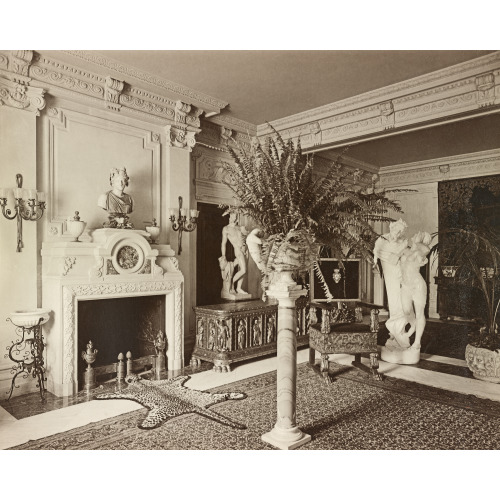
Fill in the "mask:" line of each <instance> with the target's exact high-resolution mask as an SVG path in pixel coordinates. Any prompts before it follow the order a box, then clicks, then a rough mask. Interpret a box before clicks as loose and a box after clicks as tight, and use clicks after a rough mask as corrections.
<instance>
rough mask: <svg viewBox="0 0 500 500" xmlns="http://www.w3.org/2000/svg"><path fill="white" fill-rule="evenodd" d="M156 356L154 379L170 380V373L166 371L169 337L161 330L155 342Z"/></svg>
mask: <svg viewBox="0 0 500 500" xmlns="http://www.w3.org/2000/svg"><path fill="white" fill-rule="evenodd" d="M154 345H155V350H156V356H155V358H154V365H153V377H154V379H155V380H163V379H166V378H168V373H167V369H166V356H165V347H166V346H167V337H166V335H165V333H164V332H162V331H161V330H159V331H158V335H157V337H156V339H155V342H154Z"/></svg>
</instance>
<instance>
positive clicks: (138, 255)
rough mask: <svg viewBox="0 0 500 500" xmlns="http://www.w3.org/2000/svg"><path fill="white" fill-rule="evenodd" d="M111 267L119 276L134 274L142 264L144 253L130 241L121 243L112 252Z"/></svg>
mask: <svg viewBox="0 0 500 500" xmlns="http://www.w3.org/2000/svg"><path fill="white" fill-rule="evenodd" d="M112 260H113V266H114V268H115V269H116V270H117V271H118V273H119V274H132V273H136V272H137V271H139V270H140V269H141V268H142V265H143V264H144V251H143V250H142V248H141V247H140V246H139V245H137V244H136V243H133V242H131V241H126V240H125V241H123V242H121V243H120V245H119V246H117V247H116V249H115V251H114V252H113V257H112Z"/></svg>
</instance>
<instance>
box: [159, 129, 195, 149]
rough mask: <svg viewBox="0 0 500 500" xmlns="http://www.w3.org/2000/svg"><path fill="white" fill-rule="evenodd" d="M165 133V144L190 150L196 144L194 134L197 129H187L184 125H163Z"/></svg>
mask: <svg viewBox="0 0 500 500" xmlns="http://www.w3.org/2000/svg"><path fill="white" fill-rule="evenodd" d="M165 132H166V134H167V144H168V145H169V146H173V147H176V148H182V149H187V150H188V151H189V152H191V151H192V150H193V148H194V146H195V145H196V139H195V137H194V136H195V134H196V133H197V132H198V131H192V130H187V128H185V127H176V126H174V125H167V126H166V127H165Z"/></svg>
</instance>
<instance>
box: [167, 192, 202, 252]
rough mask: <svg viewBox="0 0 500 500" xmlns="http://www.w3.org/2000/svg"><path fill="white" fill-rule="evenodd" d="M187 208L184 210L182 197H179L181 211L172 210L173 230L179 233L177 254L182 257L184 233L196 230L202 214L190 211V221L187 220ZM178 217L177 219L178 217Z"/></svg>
mask: <svg viewBox="0 0 500 500" xmlns="http://www.w3.org/2000/svg"><path fill="white" fill-rule="evenodd" d="M187 212H188V210H187V208H182V196H179V209H176V208H171V209H170V217H169V218H170V220H171V222H172V229H173V230H174V231H179V244H178V250H177V254H178V255H180V254H181V252H182V233H183V231H187V232H188V233H191V232H192V231H194V230H195V229H196V223H197V221H198V215H199V214H200V212H199V211H198V210H189V221H188V220H187ZM176 216H177V217H176Z"/></svg>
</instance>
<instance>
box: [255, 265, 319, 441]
mask: <svg viewBox="0 0 500 500" xmlns="http://www.w3.org/2000/svg"><path fill="white" fill-rule="evenodd" d="M282 274H283V276H282V278H281V279H280V281H279V282H277V283H274V284H272V285H271V286H270V287H269V289H268V296H269V297H270V298H274V299H277V300H278V339H277V358H278V368H277V413H278V415H277V420H276V424H275V425H274V427H273V428H272V429H271V431H269V432H267V433H266V434H264V435H263V436H262V440H263V441H265V442H266V443H269V444H271V445H272V446H274V447H276V448H278V449H280V450H293V449H295V448H298V447H299V446H302V445H303V444H306V443H308V442H309V441H310V440H311V436H310V435H309V434H305V433H304V432H302V431H301V430H300V429H299V428H298V427H297V424H296V420H295V417H296V391H297V338H296V335H297V314H296V309H295V301H296V300H297V299H298V298H299V297H300V296H302V295H305V294H306V293H307V291H306V290H302V287H301V286H300V285H297V284H296V283H295V282H294V281H293V280H292V279H291V277H290V275H289V274H285V273H282Z"/></svg>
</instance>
